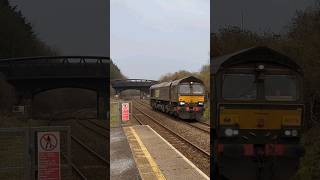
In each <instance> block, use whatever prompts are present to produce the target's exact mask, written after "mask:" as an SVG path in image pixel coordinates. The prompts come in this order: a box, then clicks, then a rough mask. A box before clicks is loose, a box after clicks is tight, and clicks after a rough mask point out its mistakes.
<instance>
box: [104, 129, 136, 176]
mask: <svg viewBox="0 0 320 180" xmlns="http://www.w3.org/2000/svg"><path fill="white" fill-rule="evenodd" d="M110 179H111V180H140V179H141V178H140V175H139V172H138V169H137V167H136V163H135V160H134V158H133V156H132V153H131V149H130V146H129V144H128V141H127V138H126V136H125V134H124V132H123V129H122V128H121V127H117V128H111V131H110Z"/></svg>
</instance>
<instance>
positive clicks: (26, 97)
mask: <svg viewBox="0 0 320 180" xmlns="http://www.w3.org/2000/svg"><path fill="white" fill-rule="evenodd" d="M32 104H33V95H32V93H31V92H23V93H22V92H18V104H17V105H19V106H24V113H23V118H24V119H30V118H32Z"/></svg>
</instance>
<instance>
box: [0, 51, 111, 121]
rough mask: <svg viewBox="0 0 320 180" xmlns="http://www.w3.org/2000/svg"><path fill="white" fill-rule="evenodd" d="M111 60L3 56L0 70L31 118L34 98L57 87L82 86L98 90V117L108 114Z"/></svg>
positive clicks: (0, 61) (84, 57)
mask: <svg viewBox="0 0 320 180" xmlns="http://www.w3.org/2000/svg"><path fill="white" fill-rule="evenodd" d="M109 67H110V59H109V58H108V57H93V56H56V57H29V58H14V59H1V60H0V72H2V74H3V75H4V76H5V78H6V80H7V81H8V82H9V83H10V84H12V85H13V86H14V87H15V89H16V91H17V95H18V97H19V102H18V103H19V104H22V105H25V106H26V111H27V113H26V117H27V118H29V117H32V102H33V97H34V96H35V95H37V94H38V93H40V92H44V91H47V90H51V89H57V88H82V89H89V90H93V91H96V93H97V116H98V118H99V119H103V120H107V119H108V116H109V114H108V113H109V111H108V110H109V102H108V99H109V97H108V94H109V91H110V89H109V88H107V87H108V85H109Z"/></svg>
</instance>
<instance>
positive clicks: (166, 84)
mask: <svg viewBox="0 0 320 180" xmlns="http://www.w3.org/2000/svg"><path fill="white" fill-rule="evenodd" d="M183 82H198V83H203V82H202V81H201V80H200V79H198V78H196V77H194V76H188V77H184V78H181V79H177V80H174V81H169V82H162V83H159V84H155V85H153V86H151V87H150V89H154V88H159V87H168V86H171V85H172V86H176V85H178V84H179V83H183Z"/></svg>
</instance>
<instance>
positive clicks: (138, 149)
mask: <svg viewBox="0 0 320 180" xmlns="http://www.w3.org/2000/svg"><path fill="white" fill-rule="evenodd" d="M123 129H124V131H125V134H126V136H127V138H128V142H129V145H130V148H131V150H132V154H133V157H134V159H135V162H136V166H137V168H138V170H139V173H140V176H141V178H142V179H143V180H149V179H160V180H161V179H167V180H192V179H196V180H205V179H209V177H208V176H207V175H206V174H204V173H203V172H202V171H201V170H200V169H198V168H197V167H196V166H195V165H194V164H193V163H192V162H190V161H189V160H188V159H187V158H186V157H185V156H183V155H182V154H181V153H180V152H179V151H178V150H176V149H175V148H174V147H173V146H172V145H171V144H169V143H168V142H167V141H166V140H165V139H163V138H162V137H161V136H160V135H159V134H158V133H157V132H155V131H154V130H153V129H152V128H150V127H149V126H148V125H141V126H131V127H123Z"/></svg>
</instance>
